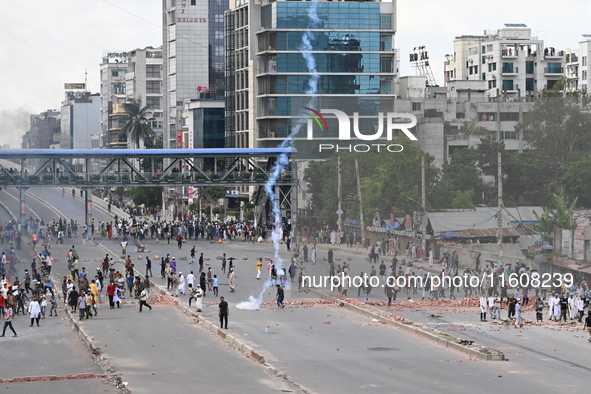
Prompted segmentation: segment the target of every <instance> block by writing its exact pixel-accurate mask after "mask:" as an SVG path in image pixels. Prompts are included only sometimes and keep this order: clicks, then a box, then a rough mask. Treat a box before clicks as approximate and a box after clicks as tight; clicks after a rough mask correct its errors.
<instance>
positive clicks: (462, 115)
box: [456, 112, 466, 119]
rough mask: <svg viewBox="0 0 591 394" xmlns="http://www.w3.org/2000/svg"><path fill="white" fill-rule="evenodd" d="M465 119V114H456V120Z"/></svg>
mask: <svg viewBox="0 0 591 394" xmlns="http://www.w3.org/2000/svg"><path fill="white" fill-rule="evenodd" d="M465 117H466V113H465V112H456V119H464V118H465Z"/></svg>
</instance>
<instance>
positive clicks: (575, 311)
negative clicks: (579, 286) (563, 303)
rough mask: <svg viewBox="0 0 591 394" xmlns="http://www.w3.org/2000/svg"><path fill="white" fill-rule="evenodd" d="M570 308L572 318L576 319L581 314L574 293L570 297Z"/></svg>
mask: <svg viewBox="0 0 591 394" xmlns="http://www.w3.org/2000/svg"><path fill="white" fill-rule="evenodd" d="M568 310H569V315H570V319H571V320H573V319H576V318H577V316H578V314H579V311H578V309H577V300H576V299H575V298H574V297H573V295H572V294H571V295H570V296H569V297H568Z"/></svg>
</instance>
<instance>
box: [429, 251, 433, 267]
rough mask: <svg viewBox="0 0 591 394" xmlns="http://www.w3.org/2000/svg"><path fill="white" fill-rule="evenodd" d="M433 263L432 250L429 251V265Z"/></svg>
mask: <svg viewBox="0 0 591 394" xmlns="http://www.w3.org/2000/svg"><path fill="white" fill-rule="evenodd" d="M431 264H433V251H432V250H430V251H429V265H431Z"/></svg>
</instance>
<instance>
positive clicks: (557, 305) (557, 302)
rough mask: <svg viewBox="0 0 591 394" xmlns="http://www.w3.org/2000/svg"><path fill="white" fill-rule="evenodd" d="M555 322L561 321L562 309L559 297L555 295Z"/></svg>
mask: <svg viewBox="0 0 591 394" xmlns="http://www.w3.org/2000/svg"><path fill="white" fill-rule="evenodd" d="M553 309H554V320H556V321H558V320H560V312H561V308H560V298H558V295H556V294H555V297H554V308H553Z"/></svg>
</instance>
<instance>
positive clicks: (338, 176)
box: [337, 156, 343, 235]
mask: <svg viewBox="0 0 591 394" xmlns="http://www.w3.org/2000/svg"><path fill="white" fill-rule="evenodd" d="M337 199H338V203H339V210H338V214H339V235H340V234H341V228H342V225H343V221H342V220H341V215H342V214H343V210H342V209H341V156H338V157H337Z"/></svg>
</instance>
